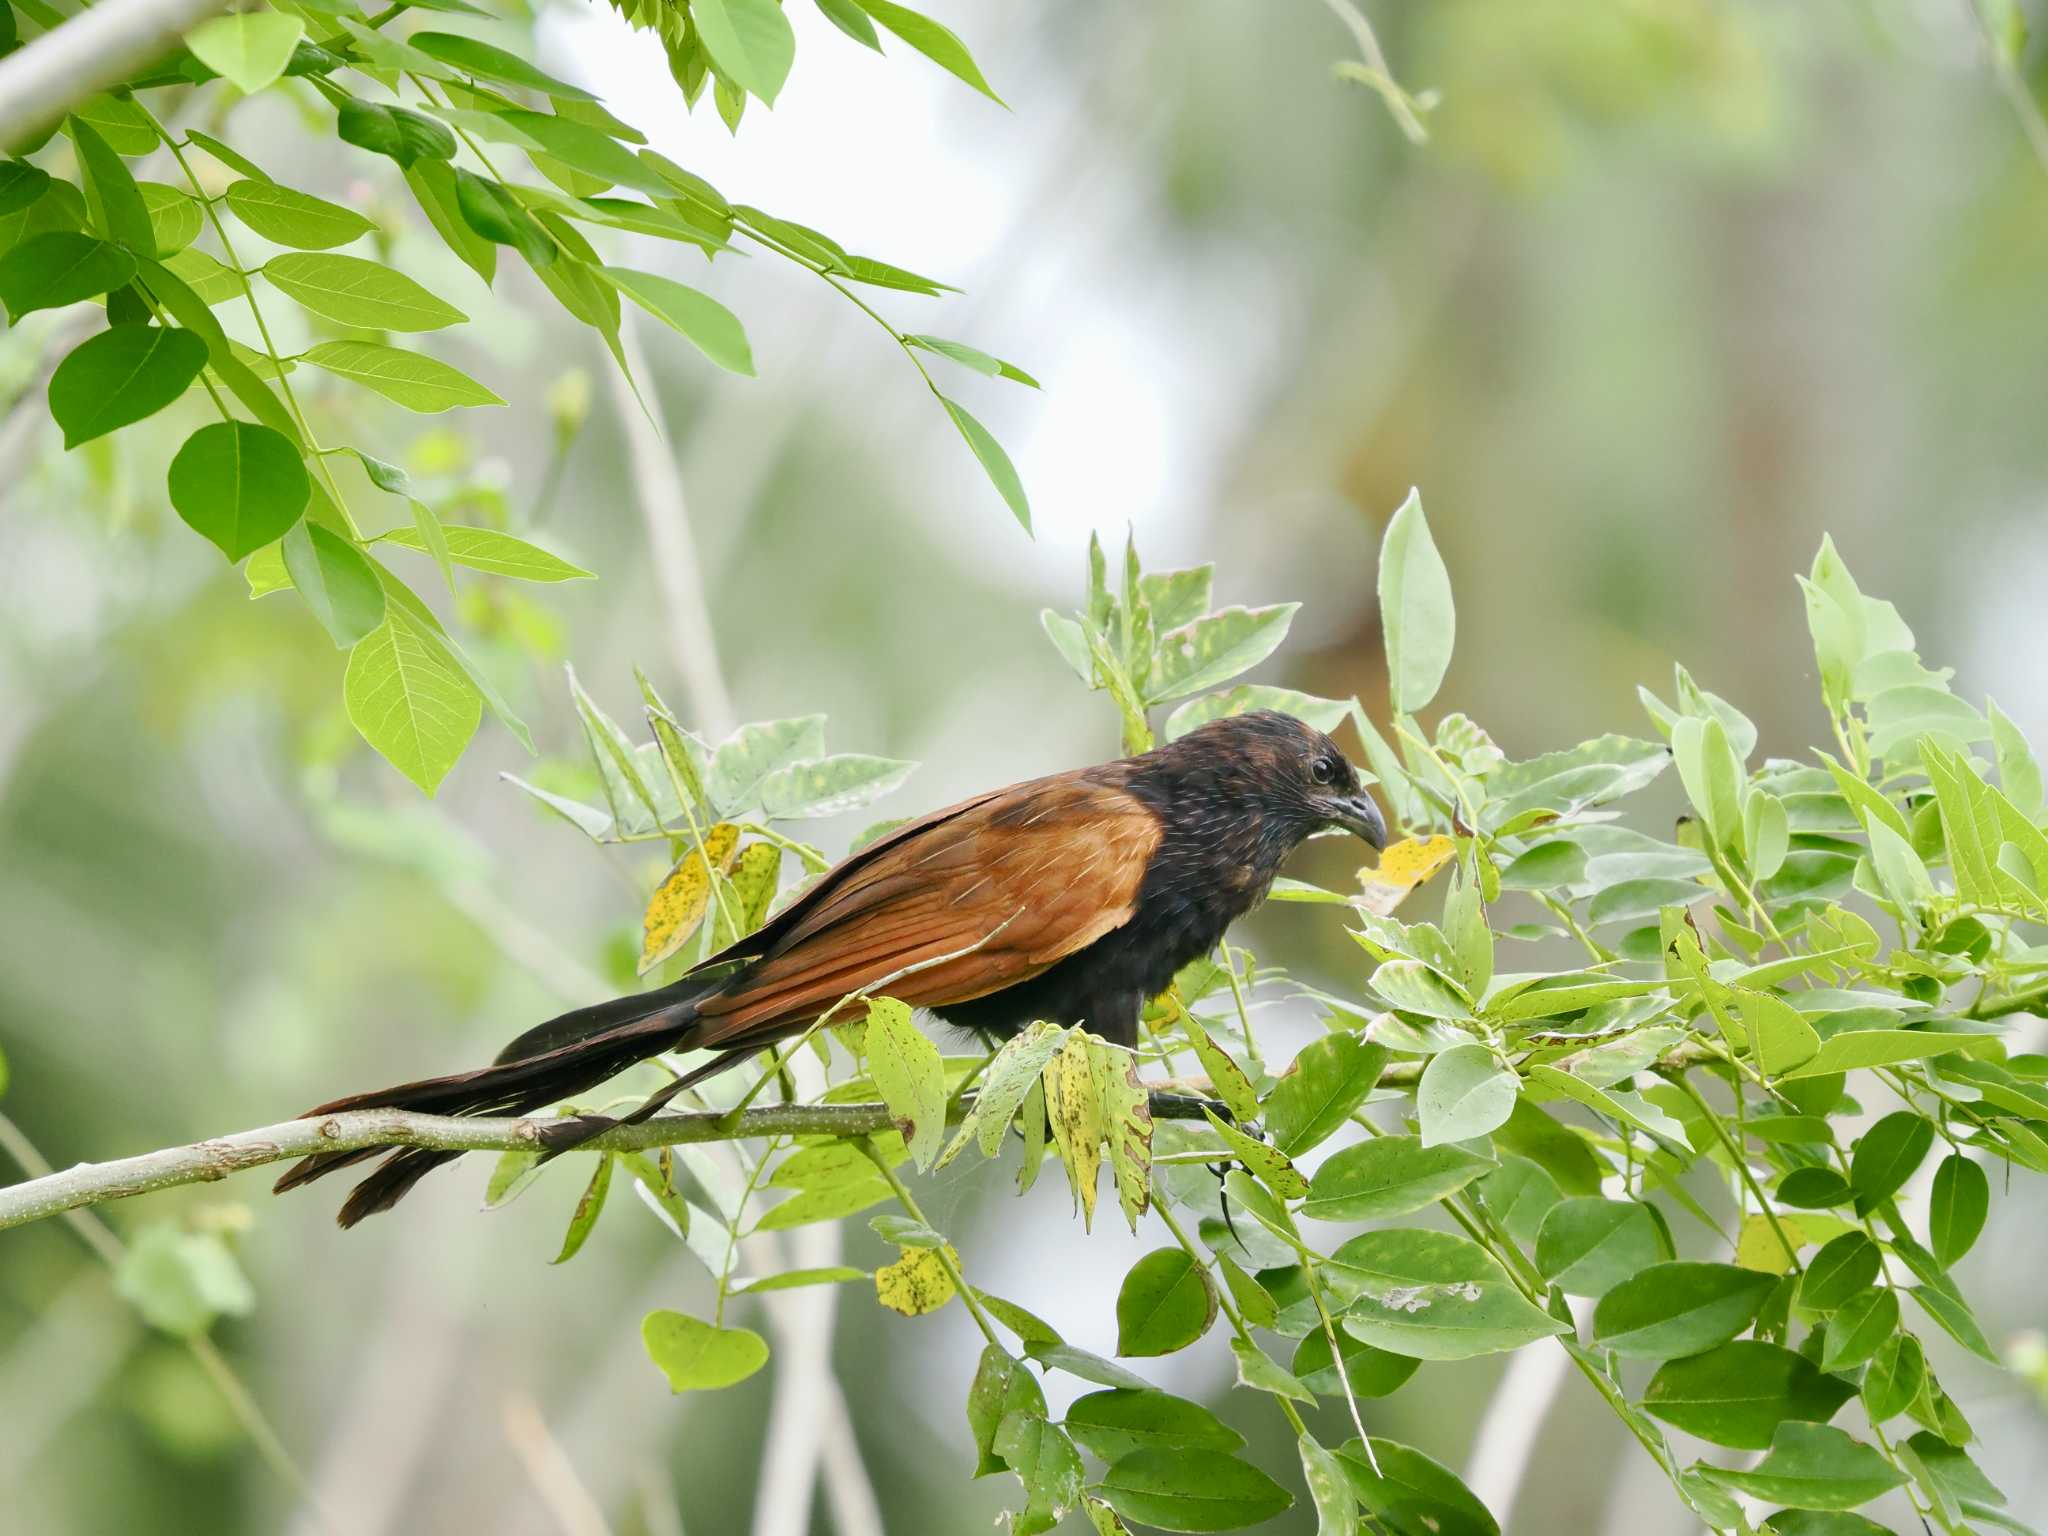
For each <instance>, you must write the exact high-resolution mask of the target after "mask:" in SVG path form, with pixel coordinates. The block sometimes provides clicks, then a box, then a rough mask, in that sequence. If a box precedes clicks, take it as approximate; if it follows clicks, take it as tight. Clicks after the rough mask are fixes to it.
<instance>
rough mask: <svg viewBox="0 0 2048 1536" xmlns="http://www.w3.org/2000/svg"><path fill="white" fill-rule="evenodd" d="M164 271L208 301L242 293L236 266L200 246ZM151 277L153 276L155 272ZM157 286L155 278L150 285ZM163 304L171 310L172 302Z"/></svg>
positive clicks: (166, 264)
mask: <svg viewBox="0 0 2048 1536" xmlns="http://www.w3.org/2000/svg"><path fill="white" fill-rule="evenodd" d="M161 271H163V272H168V273H169V274H170V275H172V276H173V277H175V278H177V279H178V280H179V281H181V282H183V283H184V284H186V285H187V287H188V289H189V291H190V292H191V293H193V294H194V295H195V296H197V297H198V298H199V299H201V300H203V301H204V302H205V303H207V304H219V303H222V302H223V301H225V300H227V299H232V298H238V297H240V295H241V292H242V279H241V278H240V277H238V276H237V275H236V273H235V270H234V268H232V267H229V266H224V265H222V264H221V263H220V262H219V261H217V260H216V259H215V258H213V257H211V256H209V255H207V254H206V252H204V251H202V250H200V249H198V248H197V247H191V248H188V249H186V250H182V251H180V252H178V254H177V255H175V256H173V257H171V258H169V259H168V260H167V261H165V262H164V264H163V267H162V268H161ZM151 276H152V278H154V277H155V274H151ZM156 286H157V284H156V281H154V280H152V281H151V282H150V287H151V288H152V289H155V288H156ZM157 297H158V298H159V299H162V298H163V295H162V294H161V293H158V294H157ZM164 307H165V308H166V309H169V308H170V305H169V303H168V302H166V303H165V305H164ZM174 313H175V312H174ZM178 318H179V320H181V321H182V322H183V323H184V324H185V325H187V326H191V327H192V328H193V329H194V330H197V329H198V327H197V326H196V325H194V324H193V322H192V321H190V320H188V319H186V318H185V317H184V316H183V315H179V316H178ZM216 323H218V322H216ZM216 361H218V359H216Z"/></svg>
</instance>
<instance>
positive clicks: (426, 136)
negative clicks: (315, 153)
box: [335, 96, 609, 170]
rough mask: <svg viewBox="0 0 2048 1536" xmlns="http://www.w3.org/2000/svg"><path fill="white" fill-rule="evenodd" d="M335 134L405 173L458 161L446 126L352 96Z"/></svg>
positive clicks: (338, 117) (407, 110) (340, 113)
mask: <svg viewBox="0 0 2048 1536" xmlns="http://www.w3.org/2000/svg"><path fill="white" fill-rule="evenodd" d="M335 132H336V133H337V134H338V135H340V137H341V139H342V142H344V143H347V144H353V145H355V146H356V147H357V148H358V149H367V150H369V151H370V152H371V153H372V154H377V155H384V156H387V157H389V158H390V159H393V160H396V161H397V162H398V163H399V165H400V166H401V167H402V168H404V169H406V170H410V169H411V168H412V167H413V165H414V164H415V163H416V162H418V161H422V160H451V159H453V158H454V157H455V135H454V134H452V133H450V132H449V131H448V129H447V126H446V125H445V124H442V123H437V122H435V121H434V119H433V118H431V117H427V116H426V115H424V114H423V113H419V112H415V111H413V110H412V109H411V108H410V107H394V106H386V105H384V104H383V103H381V102H368V101H358V100H357V99H356V98H355V97H353V96H351V97H350V98H349V99H348V100H347V101H344V102H342V103H341V105H340V106H339V107H338V108H337V109H336V117H335ZM607 142H609V141H608V140H607Z"/></svg>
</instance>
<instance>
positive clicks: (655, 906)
mask: <svg viewBox="0 0 2048 1536" xmlns="http://www.w3.org/2000/svg"><path fill="white" fill-rule="evenodd" d="M739 844H740V829H739V828H738V827H736V826H734V825H733V824H732V823H731V822H729V821H721V822H720V823H718V825H717V826H715V827H713V828H712V829H711V830H710V831H709V832H706V833H705V834H704V849H703V852H699V851H698V850H697V849H695V848H692V849H691V850H690V851H689V852H688V853H686V854H684V855H683V856H682V858H681V859H679V860H677V862H676V867H675V868H674V869H672V870H670V871H669V872H668V877H667V878H666V879H664V880H663V881H662V882H661V884H660V885H659V886H658V887H656V889H655V892H654V896H653V898H652V899H651V900H650V901H649V902H648V903H647V917H646V920H645V923H644V924H643V937H642V940H641V944H640V974H641V975H642V976H645V975H646V974H647V973H648V972H649V971H651V970H653V969H654V968H655V967H656V966H657V965H659V964H661V962H662V961H664V960H666V959H667V958H668V957H669V956H670V955H672V954H674V953H675V952H676V951H677V950H679V949H681V948H682V947H683V944H684V943H685V941H687V940H688V939H689V937H690V935H691V934H693V933H695V932H696V931H697V925H698V924H699V923H701V922H702V921H703V920H704V908H705V906H706V905H707V904H708V903H709V901H710V900H711V876H710V871H709V870H707V869H706V868H705V864H704V854H705V853H709V854H710V855H711V859H712V863H713V864H714V865H716V867H717V868H718V869H720V870H721V871H722V870H726V869H730V868H731V867H732V858H733V854H734V852H735V851H736V850H737V849H738V848H739Z"/></svg>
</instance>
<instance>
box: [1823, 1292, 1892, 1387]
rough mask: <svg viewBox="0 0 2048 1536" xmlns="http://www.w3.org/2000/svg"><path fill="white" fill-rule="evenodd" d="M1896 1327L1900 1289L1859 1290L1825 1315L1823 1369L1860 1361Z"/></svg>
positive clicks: (1847, 1367) (1851, 1366)
mask: <svg viewBox="0 0 2048 1536" xmlns="http://www.w3.org/2000/svg"><path fill="white" fill-rule="evenodd" d="M1898 1330H1899V1293H1898V1292H1897V1291H1894V1290H1892V1289H1891V1288H1890V1287H1888V1286H1871V1287H1870V1288H1869V1289H1868V1290H1863V1291H1858V1292H1857V1293H1856V1294H1855V1295H1854V1296H1851V1297H1850V1298H1849V1299H1848V1300H1847V1301H1845V1302H1843V1303H1842V1305H1841V1306H1840V1307H1838V1308H1837V1309H1836V1311H1835V1315H1834V1316H1833V1317H1831V1318H1829V1319H1828V1328H1827V1334H1826V1336H1825V1339H1824V1341H1823V1347H1822V1350H1821V1357H1820V1363H1821V1368H1822V1369H1823V1370H1829V1371H1848V1370H1854V1369H1855V1368H1856V1367H1857V1366H1859V1365H1861V1364H1863V1362H1864V1361H1866V1360H1868V1359H1869V1358H1870V1357H1871V1356H1872V1355H1874V1354H1876V1353H1877V1351H1878V1349H1879V1348H1880V1347H1881V1346H1882V1345H1883V1344H1884V1341H1885V1340H1886V1339H1888V1338H1890V1337H1891V1336H1892V1335H1893V1334H1895V1333H1897V1332H1898Z"/></svg>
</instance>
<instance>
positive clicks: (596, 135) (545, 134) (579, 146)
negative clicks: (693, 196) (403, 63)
mask: <svg viewBox="0 0 2048 1536" xmlns="http://www.w3.org/2000/svg"><path fill="white" fill-rule="evenodd" d="M442 115H443V116H444V117H447V118H449V120H450V121H456V122H460V123H462V125H463V126H464V127H465V128H467V129H468V130H470V131H471V132H473V133H475V134H477V135H479V136H481V137H483V138H487V139H490V140H492V141H493V142H496V143H503V144H515V145H518V146H519V147H520V148H522V149H527V150H533V149H538V150H540V151H541V152H542V153H543V154H547V155H551V156H553V157H554V158H555V159H557V160H559V161H561V162H562V163H563V164H564V165H567V166H570V167H572V168H574V169H575V170H579V171H582V172H583V173H584V174H585V175H589V176H595V177H597V178H598V179H599V180H600V181H604V182H608V183H615V184H617V185H619V186H623V187H632V188H633V189H634V190H636V191H639V192H645V193H646V194H647V195H648V196H649V197H656V198H670V197H674V196H675V194H676V191H677V188H676V187H674V186H673V185H671V184H670V182H669V181H668V180H667V179H666V178H664V177H663V176H662V175H661V174H660V173H659V172H658V171H657V170H656V169H655V168H654V166H653V165H652V164H651V163H650V162H648V161H645V160H642V159H641V158H640V157H639V156H638V155H636V154H634V153H633V152H632V151H631V150H629V149H627V148H626V147H625V146H624V145H623V144H621V143H619V142H618V140H616V139H614V138H613V137H612V136H611V135H610V134H608V133H604V132H602V131H600V130H599V129H596V128H593V127H591V126H589V125H588V124H587V123H579V122H575V121H572V120H571V119H569V118H566V117H560V116H552V117H551V116H549V115H548V114H547V113H545V112H526V111H506V110H503V109H500V110H499V111H496V112H471V113H452V112H443V113H442Z"/></svg>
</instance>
